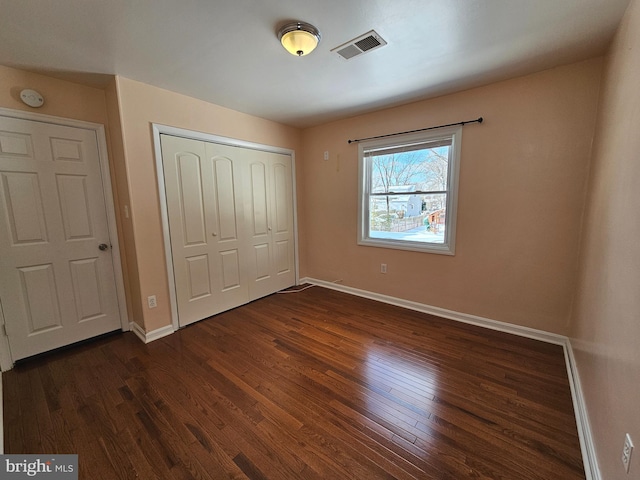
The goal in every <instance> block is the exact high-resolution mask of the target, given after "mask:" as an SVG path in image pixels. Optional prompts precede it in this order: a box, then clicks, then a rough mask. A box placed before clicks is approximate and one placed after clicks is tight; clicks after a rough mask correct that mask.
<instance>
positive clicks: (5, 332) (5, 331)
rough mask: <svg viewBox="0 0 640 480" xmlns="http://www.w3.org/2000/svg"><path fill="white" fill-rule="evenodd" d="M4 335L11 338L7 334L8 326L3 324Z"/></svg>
mask: <svg viewBox="0 0 640 480" xmlns="http://www.w3.org/2000/svg"><path fill="white" fill-rule="evenodd" d="M2 334H3V335H4V336H5V337H8V336H9V334H8V333H7V326H6V325H5V324H4V323H3V324H2Z"/></svg>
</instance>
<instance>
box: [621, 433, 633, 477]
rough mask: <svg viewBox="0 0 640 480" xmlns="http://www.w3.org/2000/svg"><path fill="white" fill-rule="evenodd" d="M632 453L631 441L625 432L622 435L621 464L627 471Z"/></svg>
mask: <svg viewBox="0 0 640 480" xmlns="http://www.w3.org/2000/svg"><path fill="white" fill-rule="evenodd" d="M632 453H633V442H632V441H631V437H630V436H629V434H628V433H627V435H626V436H625V437H624V447H622V464H623V465H624V469H625V471H626V472H627V473H629V466H630V465H631V454H632Z"/></svg>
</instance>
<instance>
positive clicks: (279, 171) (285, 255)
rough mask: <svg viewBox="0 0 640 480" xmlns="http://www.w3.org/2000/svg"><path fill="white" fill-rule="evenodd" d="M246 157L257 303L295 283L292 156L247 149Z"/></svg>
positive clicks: (251, 267)
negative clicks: (261, 298) (258, 300)
mask: <svg viewBox="0 0 640 480" xmlns="http://www.w3.org/2000/svg"><path fill="white" fill-rule="evenodd" d="M243 158H244V162H243V163H242V164H241V167H242V168H244V171H246V176H247V177H248V181H247V182H245V192H249V195H250V199H251V201H245V209H246V211H247V215H248V216H249V218H250V222H249V225H250V226H251V230H250V232H249V237H248V239H247V243H248V248H249V250H253V254H252V255H249V256H248V258H249V259H250V260H251V263H250V264H249V267H248V272H249V294H250V298H251V300H255V299H257V298H260V297H263V296H265V295H269V294H271V293H274V292H277V291H278V290H281V289H283V288H287V287H290V286H291V285H293V284H294V283H295V267H294V262H295V257H294V250H293V243H294V232H293V195H292V187H291V182H292V176H291V157H290V156H288V155H280V154H277V153H270V152H263V151H256V150H248V149H244V150H243Z"/></svg>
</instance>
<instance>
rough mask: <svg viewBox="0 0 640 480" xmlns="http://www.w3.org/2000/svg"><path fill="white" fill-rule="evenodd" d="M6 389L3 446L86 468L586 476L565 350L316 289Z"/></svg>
mask: <svg viewBox="0 0 640 480" xmlns="http://www.w3.org/2000/svg"><path fill="white" fill-rule="evenodd" d="M3 394H4V415H5V417H4V425H5V450H6V452H7V453H78V454H79V456H80V478H92V479H93V478H105V479H135V478H139V479H153V478H158V479H165V478H166V479H184V480H187V479H203V480H204V479H220V478H231V479H238V480H241V479H242V480H246V479H256V480H264V479H309V480H316V479H324V478H329V479H342V478H352V479H364V478H366V479H433V480H443V479H452V480H453V479H455V480H460V479H462V478H476V479H492V480H493V479H508V480H525V479H526V480H556V479H558V480H583V479H584V478H585V476H584V470H583V467H582V458H581V451H580V445H579V440H578V435H577V430H576V424H575V416H574V412H573V407H572V401H571V392H570V389H569V384H568V379H567V374H566V368H565V364H564V356H563V352H562V348H561V347H559V346H557V345H549V344H545V343H543V342H539V341H536V340H530V339H526V338H522V337H515V336H512V335H509V334H505V333H501V332H497V331H492V330H486V329H482V328H480V327H476V326H473V325H465V324H460V323H456V322H453V321H450V320H446V319H442V318H437V317H434V316H431V315H426V314H422V313H417V312H413V311H410V310H405V309H402V308H398V307H394V306H391V305H386V304H380V303H377V302H374V301H372V300H367V299H364V298H359V297H354V296H350V295H347V294H343V293H339V292H335V291H331V290H327V289H323V288H320V287H315V288H310V289H307V290H304V291H302V292H299V293H293V294H287V295H271V296H269V297H265V298H263V299H260V300H257V301H255V302H252V303H250V304H248V305H245V306H243V307H240V308H237V309H234V310H231V311H228V312H225V313H222V314H220V315H217V316H215V317H212V318H211V319H207V320H204V321H202V322H198V323H195V324H193V325H190V326H189V327H187V328H184V329H182V330H180V331H178V332H176V333H175V334H174V335H171V336H168V337H165V338H163V339H160V340H158V341H156V342H153V343H151V344H148V345H144V344H142V343H141V342H140V341H139V340H138V339H137V338H135V336H134V335H133V334H131V333H124V334H117V335H114V336H110V337H104V338H100V339H97V340H96V341H94V342H90V343H87V344H84V345H81V346H78V347H74V348H70V349H66V350H64V351H60V352H53V353H52V354H50V355H45V356H41V357H38V358H36V359H33V360H28V361H25V362H24V363H22V364H19V365H17V366H16V367H15V368H14V370H12V371H10V372H5V373H4V374H3ZM95 472H99V473H95Z"/></svg>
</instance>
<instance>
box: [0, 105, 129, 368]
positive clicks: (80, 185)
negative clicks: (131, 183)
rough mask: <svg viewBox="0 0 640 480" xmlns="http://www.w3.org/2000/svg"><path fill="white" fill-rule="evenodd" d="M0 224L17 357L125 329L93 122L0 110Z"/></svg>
mask: <svg viewBox="0 0 640 480" xmlns="http://www.w3.org/2000/svg"><path fill="white" fill-rule="evenodd" d="M0 224H1V225H2V227H0V303H1V307H2V308H3V312H4V318H5V321H6V329H7V334H8V338H9V345H10V347H11V353H12V357H13V359H14V360H18V359H21V358H25V357H28V356H31V355H35V354H38V353H42V352H44V351H47V350H51V349H54V348H57V347H61V346H64V345H68V344H71V343H74V342H77V341H80V340H85V339H87V338H90V337H93V336H96V335H100V334H102V333H106V332H110V331H113V330H118V329H120V328H121V323H120V314H119V309H118V300H117V295H116V288H115V279H114V270H113V263H112V261H113V260H112V256H111V248H110V245H109V231H108V224H107V216H106V209H105V200H104V191H103V185H102V176H101V172H100V159H99V153H98V143H97V138H96V134H95V132H94V131H92V130H85V129H82V128H72V127H65V126H60V125H52V124H48V123H43V122H35V121H27V120H17V119H12V118H6V117H0ZM101 244H102V248H100V245H101Z"/></svg>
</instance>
